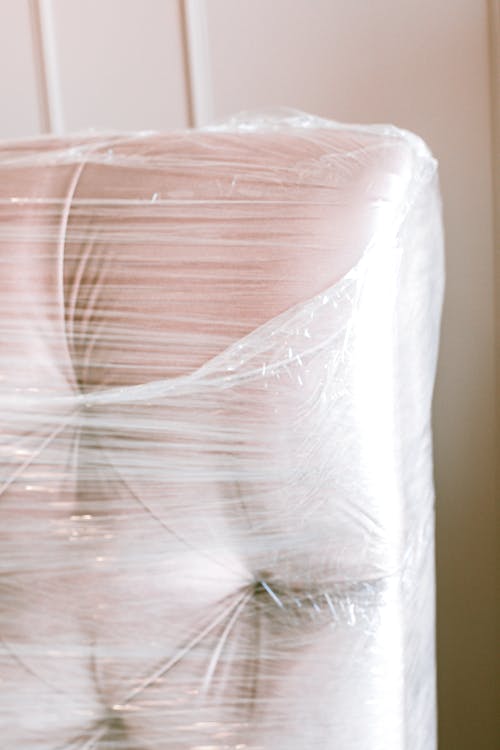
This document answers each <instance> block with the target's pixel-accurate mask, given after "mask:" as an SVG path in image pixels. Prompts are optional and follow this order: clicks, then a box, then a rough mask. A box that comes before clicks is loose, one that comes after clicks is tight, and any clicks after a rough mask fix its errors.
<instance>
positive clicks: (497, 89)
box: [488, 0, 500, 491]
mask: <svg viewBox="0 0 500 750" xmlns="http://www.w3.org/2000/svg"><path fill="white" fill-rule="evenodd" d="M488 10H489V14H488V23H489V33H490V62H491V65H490V71H491V73H490V74H491V134H492V139H491V140H492V155H493V158H492V165H491V166H492V170H493V237H494V246H495V251H494V275H495V278H494V296H495V300H494V303H495V308H494V309H495V368H496V419H497V423H496V448H497V452H498V450H499V449H500V4H499V3H498V2H497V0H490V2H489V8H488ZM496 485H497V491H498V490H500V467H499V466H498V465H497V470H496Z"/></svg>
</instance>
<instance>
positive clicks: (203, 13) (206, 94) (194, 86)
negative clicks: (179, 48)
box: [181, 0, 215, 127]
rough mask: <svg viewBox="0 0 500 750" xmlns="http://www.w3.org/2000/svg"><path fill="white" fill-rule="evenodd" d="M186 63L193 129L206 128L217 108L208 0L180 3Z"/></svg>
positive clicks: (185, 0) (191, 0) (190, 116)
mask: <svg viewBox="0 0 500 750" xmlns="http://www.w3.org/2000/svg"><path fill="white" fill-rule="evenodd" d="M181 18H182V26H183V42H184V60H185V66H186V81H187V98H188V101H189V120H190V125H191V127H200V126H202V125H207V124H209V123H210V122H212V121H213V119H214V114H215V107H214V100H213V86H212V76H211V65H210V45H209V39H208V18H207V5H206V0H181Z"/></svg>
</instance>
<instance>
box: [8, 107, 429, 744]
mask: <svg viewBox="0 0 500 750" xmlns="http://www.w3.org/2000/svg"><path fill="white" fill-rule="evenodd" d="M441 251H442V239H441V231H440V216H439V200H438V197H437V188H436V176H435V163H434V160H433V159H432V157H431V156H430V155H429V153H428V151H427V149H426V148H425V146H424V145H423V144H422V143H421V141H420V140H419V139H417V138H416V137H415V136H412V135H410V134H408V133H405V132H403V131H399V130H396V129H394V128H389V127H386V128H376V127H374V128H356V127H353V126H349V127H348V126H339V125H333V124H330V123H324V122H313V121H305V122H302V123H296V122H288V123H287V122H281V123H280V122H278V123H276V122H275V123H271V124H270V125H268V126H264V127H259V126H257V125H252V126H251V127H249V126H248V123H247V124H244V125H239V126H238V125H236V126H230V127H227V128H221V129H215V130H212V131H210V130H209V131H200V132H189V133H172V134H166V135H159V134H151V133H142V134H130V135H127V134H125V135H122V134H116V135H115V134H110V135H103V136H101V135H89V136H75V137H70V138H64V139H53V138H47V139H41V140H34V141H24V142H17V143H8V144H4V145H3V146H2V147H1V148H0V261H1V268H2V275H1V287H0V314H1V318H0V338H1V340H2V343H1V346H2V349H1V354H0V377H1V381H0V402H1V405H2V413H3V414H4V415H5V430H4V434H3V436H2V460H3V463H2V475H1V482H2V483H1V485H0V518H1V524H0V535H1V537H2V543H1V548H0V562H1V572H2V577H1V579H0V580H1V585H2V593H1V618H0V639H1V640H0V675H1V681H0V716H1V720H2V725H3V727H4V728H3V736H4V737H5V743H6V744H5V745H4V747H5V750H14V749H15V750H63V749H64V750H66V749H67V750H73V749H75V750H76V749H77V748H78V749H80V750H83V748H89V749H90V748H96V750H98V749H99V750H100V749H102V750H104V748H115V749H116V750H132V749H134V750H152V749H153V748H154V749H155V750H184V749H185V750H187V749H188V748H189V749H190V750H215V749H217V750H223V749H228V748H231V750H233V749H236V748H240V750H242V749H243V748H245V749H247V748H248V750H250V749H252V750H257V749H258V748H259V749H262V750H299V749H300V750H309V749H311V750H312V749H313V748H318V749H319V748H321V749H322V750H326V749H327V748H332V750H333V748H335V750H403V749H404V750H431V749H432V747H434V741H435V740H434V709H435V706H434V645H433V643H434V640H433V617H434V613H433V489H432V461H431V443H430V427H429V416H430V403H431V395H432V386H433V379H434V368H435V360H436V348H437V339H438V327H439V314H440V304H441V295H442V268H441V263H442V258H441Z"/></svg>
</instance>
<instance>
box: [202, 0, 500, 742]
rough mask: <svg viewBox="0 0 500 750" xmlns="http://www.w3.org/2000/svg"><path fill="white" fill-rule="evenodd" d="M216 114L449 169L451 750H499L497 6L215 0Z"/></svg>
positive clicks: (443, 371) (447, 617)
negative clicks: (339, 130) (337, 130)
mask: <svg viewBox="0 0 500 750" xmlns="http://www.w3.org/2000/svg"><path fill="white" fill-rule="evenodd" d="M206 9H207V12H208V38H209V43H210V60H211V77H212V81H213V100H214V103H215V112H216V115H217V116H219V117H220V116H223V115H226V114H228V113H230V112H234V111H235V110H239V109H247V108H253V107H258V106H276V105H279V104H282V105H287V106H291V107H298V108H300V109H304V110H307V111H310V112H314V113H318V114H322V115H326V116H329V117H333V118H334V119H338V120H343V121H348V122H349V121H350V122H369V121H382V122H388V121H389V122H394V123H396V124H398V125H400V126H403V127H407V128H409V129H411V130H415V131H416V132H418V133H420V134H421V135H422V136H423V137H424V138H425V139H426V140H427V141H428V143H429V144H430V146H431V147H432V149H433V151H434V152H435V154H436V155H437V157H438V158H439V160H440V164H441V180H442V188H443V196H444V215H445V224H446V239H447V274H448V281H447V297H446V303H445V311H444V323H443V337H442V350H441V360H440V368H439V374H438V384H437V392H436V400H435V443H436V474H437V491H438V502H437V520H438V531H437V534H438V539H437V542H438V617H439V623H438V630H439V633H438V635H439V668H440V672H439V684H440V724H441V727H440V733H441V745H440V747H441V748H442V750H470V748H474V749H475V750H479V749H480V748H481V749H483V748H484V750H486V748H491V747H494V746H495V739H494V732H495V721H496V720H495V711H496V707H495V705H494V695H495V692H494V689H493V680H494V671H493V670H494V665H493V659H492V655H493V653H494V651H495V634H494V629H493V628H494V625H493V618H492V612H493V609H494V606H495V604H494V602H495V591H494V585H493V571H494V569H495V537H494V534H495V509H494V502H495V459H496V454H495V443H494V431H495V425H494V419H495V417H494V414H495V385H494V362H493V356H494V355H493V353H494V285H493V231H492V229H493V228H492V218H493V208H492V185H491V166H490V163H491V117H490V115H491V112H490V70H489V60H488V25H487V2H486V0H439V2H436V0H377V2H371V0H364V1H363V0H272V2H269V0H231V2H227V0H208V1H207V2H206Z"/></svg>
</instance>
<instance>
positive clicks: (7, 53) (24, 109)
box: [0, 0, 41, 138]
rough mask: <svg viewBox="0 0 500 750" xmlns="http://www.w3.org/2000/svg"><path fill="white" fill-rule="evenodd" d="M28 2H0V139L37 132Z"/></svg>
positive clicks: (33, 65) (38, 125) (10, 0)
mask: <svg viewBox="0 0 500 750" xmlns="http://www.w3.org/2000/svg"><path fill="white" fill-rule="evenodd" d="M31 32H32V28H31V17H30V9H29V3H28V0H0V138H19V137H21V136H26V135H32V134H34V133H38V132H40V128H41V122H40V109H39V102H38V95H37V76H36V67H35V60H34V59H33V48H32V33H31Z"/></svg>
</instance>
